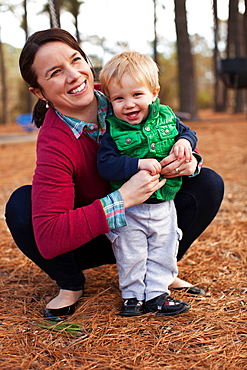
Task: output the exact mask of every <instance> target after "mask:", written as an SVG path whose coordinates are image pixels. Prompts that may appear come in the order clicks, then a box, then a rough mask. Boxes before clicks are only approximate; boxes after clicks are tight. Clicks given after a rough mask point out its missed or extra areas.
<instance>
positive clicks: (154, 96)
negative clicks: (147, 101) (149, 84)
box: [152, 86, 160, 103]
mask: <svg viewBox="0 0 247 370" xmlns="http://www.w3.org/2000/svg"><path fill="white" fill-rule="evenodd" d="M159 92H160V86H158V87H157V88H156V89H155V90H154V91H153V93H152V94H153V98H152V102H153V103H154V102H155V100H156V98H157V97H158V95H159Z"/></svg>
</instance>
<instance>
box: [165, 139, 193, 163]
mask: <svg viewBox="0 0 247 370" xmlns="http://www.w3.org/2000/svg"><path fill="white" fill-rule="evenodd" d="M172 153H173V154H174V155H175V157H176V159H179V160H181V159H183V158H185V162H187V163H188V162H191V161H192V148H191V145H190V142H189V141H188V140H186V139H179V140H178V141H177V142H176V143H175V144H174V145H173V147H172V149H171V151H170V154H172Z"/></svg>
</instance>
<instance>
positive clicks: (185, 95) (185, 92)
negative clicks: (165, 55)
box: [174, 0, 198, 120]
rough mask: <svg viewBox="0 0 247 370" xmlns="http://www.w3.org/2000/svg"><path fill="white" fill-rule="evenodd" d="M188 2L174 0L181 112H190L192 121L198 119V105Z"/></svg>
mask: <svg viewBox="0 0 247 370" xmlns="http://www.w3.org/2000/svg"><path fill="white" fill-rule="evenodd" d="M185 2H186V0H174V3H175V25H176V33H177V55H178V76H179V98H180V110H181V111H182V112H188V113H190V115H191V119H192V120H195V119H198V116H197V104H196V84H195V77H194V66H193V57H192V53H191V45H190V40H189V34H188V30H187V15H186V8H185Z"/></svg>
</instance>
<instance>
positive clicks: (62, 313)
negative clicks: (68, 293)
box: [44, 302, 77, 322]
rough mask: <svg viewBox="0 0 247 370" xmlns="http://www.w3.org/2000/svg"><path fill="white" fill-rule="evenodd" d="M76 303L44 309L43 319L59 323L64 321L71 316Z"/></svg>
mask: <svg viewBox="0 0 247 370" xmlns="http://www.w3.org/2000/svg"><path fill="white" fill-rule="evenodd" d="M76 304H77V302H76V303H73V304H72V305H71V306H66V307H61V308H45V309H44V317H45V318H46V319H48V320H51V321H55V322H59V321H63V320H66V318H67V316H70V315H73V313H74V312H75V307H76Z"/></svg>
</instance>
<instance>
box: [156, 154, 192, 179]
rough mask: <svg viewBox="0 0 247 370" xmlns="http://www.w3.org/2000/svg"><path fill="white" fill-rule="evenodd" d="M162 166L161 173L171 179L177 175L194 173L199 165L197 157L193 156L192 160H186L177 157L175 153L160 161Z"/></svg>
mask: <svg viewBox="0 0 247 370" xmlns="http://www.w3.org/2000/svg"><path fill="white" fill-rule="evenodd" d="M160 164H161V166H162V170H161V173H160V174H161V175H162V176H164V177H165V178H167V179H169V178H172V177H177V176H190V175H192V174H193V173H194V172H195V170H196V166H197V159H196V158H195V157H194V156H192V161H191V162H186V160H185V157H184V158H183V159H176V157H175V155H174V153H172V154H170V155H168V156H167V157H166V158H164V159H162V161H161V162H160Z"/></svg>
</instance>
